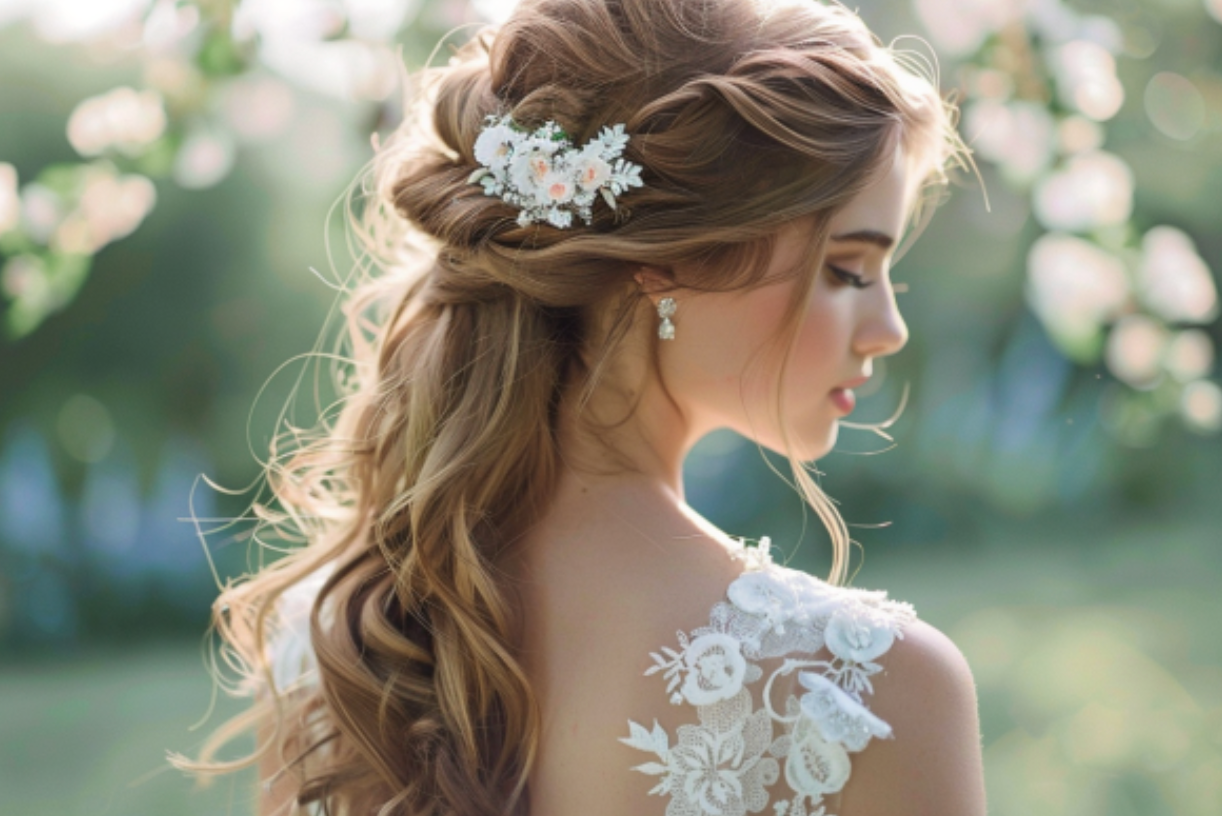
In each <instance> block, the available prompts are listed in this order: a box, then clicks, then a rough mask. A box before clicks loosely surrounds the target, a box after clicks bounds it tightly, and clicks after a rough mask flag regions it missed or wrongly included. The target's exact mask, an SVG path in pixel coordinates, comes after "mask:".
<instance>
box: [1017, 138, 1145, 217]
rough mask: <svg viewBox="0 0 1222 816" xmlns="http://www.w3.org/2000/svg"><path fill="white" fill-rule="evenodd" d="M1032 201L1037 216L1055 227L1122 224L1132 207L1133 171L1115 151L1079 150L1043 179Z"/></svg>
mask: <svg viewBox="0 0 1222 816" xmlns="http://www.w3.org/2000/svg"><path fill="white" fill-rule="evenodd" d="M1033 203H1034V209H1035V216H1036V218H1038V219H1039V221H1040V223H1041V224H1043V225H1044V226H1045V227H1046V228H1048V229H1052V230H1064V231H1067V232H1080V231H1084V230H1090V229H1094V228H1096V227H1104V226H1110V225H1113V224H1123V223H1124V222H1125V221H1127V220H1128V218H1129V215H1130V214H1131V213H1132V210H1133V171H1132V170H1130V169H1129V165H1128V164H1126V163H1125V161H1124V160H1123V159H1121V158H1120V157H1119V156H1116V155H1114V154H1112V153H1108V152H1106V151H1103V150H1092V151H1089V152H1086V153H1079V154H1077V155H1074V156H1071V157H1070V158H1069V160H1068V161H1066V163H1065V166H1064V167H1063V168H1062V169H1061V170H1058V171H1057V172H1054V173H1051V174H1049V175H1048V176H1047V177H1045V178H1044V179H1043V180H1041V181H1040V183H1039V185H1038V186H1037V187H1036V189H1035V200H1034V202H1033Z"/></svg>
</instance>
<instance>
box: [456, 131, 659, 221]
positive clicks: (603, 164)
mask: <svg viewBox="0 0 1222 816" xmlns="http://www.w3.org/2000/svg"><path fill="white" fill-rule="evenodd" d="M627 143H628V136H627V135H625V133H624V126H623V125H622V124H618V125H615V126H614V127H603V129H602V132H601V133H599V134H598V135H597V136H595V137H594V138H592V139H590V141H588V142H586V144H585V145H584V146H583V147H581V148H580V149H578V148H576V147H574V146H573V143H572V142H571V141H570V140H569V136H568V134H567V133H565V132H564V130H563V129H562V128H561V127H560V126H559V125H558V124H556V123H555V122H554V121H552V120H550V119H549V120H548V121H547V122H545V123H544V124H543V126H542V127H539V128H537V129H535V130H533V131H525V130H523V129H522V128H521V127H519V126H518V125H517V124H516V123H515V122H514V121H513V119H512V118H511V117H509V116H502V117H500V118H498V117H497V116H495V115H493V114H489V115H488V116H487V117H486V118H485V119H484V127H483V130H482V131H481V132H480V135H479V137H478V138H477V139H476V140H475V158H476V160H477V161H478V162H479V163H480V164H481V165H483V166H482V167H481V168H479V169H478V170H476V171H475V172H474V173H472V174H471V175H470V177H469V178H468V179H467V181H468V182H469V183H471V184H474V183H476V182H479V183H480V184H481V185H483V187H484V193H485V194H486V195H490V196H500V197H501V198H502V199H503V200H504V201H505V202H506V203H509V204H513V205H514V206H516V207H520V208H521V210H522V212H521V213H520V214H519V215H518V224H519V225H521V226H523V227H525V226H526V225H527V224H531V223H534V222H535V221H546V222H547V223H549V224H551V225H552V226H554V227H558V228H560V229H564V228H566V227H569V226H571V225H572V223H573V213H576V214H577V215H579V216H581V219H582V220H583V221H585V222H586V223H587V224H589V223H590V222H591V215H590V206H591V205H592V204H593V203H594V197H595V195H600V196H602V199H603V201H605V202H607V206H609V207H610V208H611V209H613V210H614V209H615V208H616V205H615V197H616V196H617V195H619V194H620V193H623V192H624V191H625V190H627V189H628V188H629V187H641V186H643V182H642V181H641V166H640V165H639V164H634V163H632V162H630V161H625V160H624V159H622V158H620V154H621V153H623V151H624V145H626V144H627Z"/></svg>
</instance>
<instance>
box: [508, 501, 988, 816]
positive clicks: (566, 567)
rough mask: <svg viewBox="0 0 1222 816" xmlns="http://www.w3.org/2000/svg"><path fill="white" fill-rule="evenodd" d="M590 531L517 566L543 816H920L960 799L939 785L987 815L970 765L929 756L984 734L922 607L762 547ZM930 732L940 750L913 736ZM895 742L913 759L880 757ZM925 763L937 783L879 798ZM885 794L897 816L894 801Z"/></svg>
mask: <svg viewBox="0 0 1222 816" xmlns="http://www.w3.org/2000/svg"><path fill="white" fill-rule="evenodd" d="M573 515H574V516H575V517H579V518H581V519H584V521H578V520H577V519H576V518H574V519H573V520H572V521H571V523H569V524H565V523H564V522H560V523H559V524H553V525H548V524H544V525H541V526H540V527H538V528H536V529H535V530H534V531H533V532H532V534H531V535H529V536H527V537H526V538H525V539H524V540H523V541H521V542H519V544H520V546H519V547H517V548H516V550H515V552H517V553H519V556H518V557H516V558H515V559H513V560H508V561H506V562H505V564H504V570H505V574H506V577H507V583H508V584H509V585H511V586H514V587H516V592H515V594H516V597H517V599H518V600H519V603H520V609H521V610H522V618H521V626H520V641H519V647H518V649H519V659H520V661H521V663H522V666H523V668H524V669H525V671H526V672H527V674H528V675H529V677H530V681H531V684H532V687H533V688H534V689H535V692H536V694H537V695H538V700H539V705H540V711H541V716H542V725H543V728H542V733H541V735H540V743H539V753H538V756H537V759H536V765H535V768H534V771H533V773H532V775H531V777H530V799H531V811H530V812H531V816H552V814H568V813H577V812H580V813H582V814H589V815H590V816H598V815H599V814H607V816H622V815H623V814H650V813H658V814H661V813H663V812H665V813H666V814H668V816H675V814H693V816H695V814H719V813H720V814H725V816H737V814H744V813H748V812H751V813H755V812H760V811H761V810H762V809H763V808H764V807H765V805H771V806H772V807H773V808H776V809H777V810H776V812H777V813H785V814H788V816H798V815H799V814H815V813H820V812H827V813H829V814H831V813H837V814H841V816H844V815H845V814H847V815H848V816H857V815H858V814H860V815H861V816H866V814H870V813H876V812H878V813H882V812H886V813H896V812H903V813H913V814H918V813H922V812H924V811H922V809H921V805H920V802H919V796H920V795H921V794H920V791H921V790H922V789H923V788H925V787H926V786H933V787H935V788H936V787H939V786H943V785H945V784H946V782H947V780H946V779H945V778H943V777H944V776H945V771H944V772H943V773H939V772H938V767H943V768H944V769H945V768H953V769H954V772H953V773H951V776H953V782H954V784H958V785H959V786H960V787H961V789H962V793H963V799H962V804H963V807H962V809H961V810H959V811H956V810H955V809H954V807H953V805H951V806H948V805H947V802H946V800H945V799H944V798H943V799H940V800H939V801H940V804H939V808H940V810H939V811H938V812H939V814H940V816H945V815H946V814H954V813H957V812H962V813H965V814H966V813H977V812H979V807H980V806H982V804H983V791H981V790H979V786H978V785H975V784H974V783H973V779H978V778H979V771H978V769H976V773H975V776H973V775H972V773H971V772H972V770H973V769H972V768H970V767H962V766H964V765H965V764H968V765H970V762H971V758H970V757H967V756H964V757H959V758H956V757H954V756H950V755H948V754H947V750H946V748H947V747H948V746H943V750H942V751H941V752H940V754H941V755H940V757H938V758H933V757H928V756H924V754H925V753H926V751H927V750H929V749H932V748H935V746H932V745H931V740H932V741H935V742H936V741H938V740H939V739H940V738H941V736H944V735H946V734H956V735H957V734H959V733H960V732H962V731H963V730H964V729H966V730H968V731H970V732H971V733H972V734H975V733H976V729H977V724H976V722H975V716H976V715H975V710H976V708H975V697H974V689H973V687H972V683H971V676H970V673H969V672H968V671H967V668H966V664H965V663H964V662H963V659H962V656H961V655H960V654H959V652H958V650H957V649H955V647H954V646H953V645H951V644H950V643H949V641H947V640H946V639H945V637H944V636H942V635H941V634H940V633H939V632H937V630H935V629H933V628H932V627H929V626H928V625H925V624H921V623H919V622H918V621H916V619H915V615H914V613H913V610H912V608H911V607H910V606H909V605H907V604H902V603H897V602H894V601H891V600H887V599H885V596H884V594H883V593H878V592H867V591H864V590H857V589H845V588H837V587H833V586H830V585H828V584H826V583H824V582H822V581H820V580H818V579H816V578H814V577H812V576H809V575H807V574H805V573H801V572H798V571H795V570H791V569H787V568H785V567H784V566H782V565H780V564H777V563H775V562H773V560H772V558H771V552H770V550H769V542H768V540H767V539H766V538H765V539H761V543H762V546H758V547H745V546H744V545H743V544H742V542H738V541H735V540H733V539H730V538H728V537H727V536H725V534H723V533H720V531H717V530H716V528H713V527H712V525H709V524H708V523H707V522H704V521H703V520H702V519H699V517H696V516H694V514H692V515H691V517H689V518H672V519H671V520H670V523H669V524H659V523H658V522H657V519H656V518H655V519H648V518H647V517H648V515H649V514H648V511H639V512H638V514H637V515H636V517H635V519H636V521H637V522H638V524H637V525H635V526H637V527H638V528H639V530H656V529H669V530H671V531H672V535H670V536H665V537H661V536H658V537H655V536H650V537H646V535H645V533H643V532H637V531H633V530H631V529H629V528H628V527H626V526H625V525H623V524H622V523H619V524H616V523H599V522H602V521H603V520H602V519H596V520H595V521H594V522H593V523H591V519H590V518H589V514H588V513H586V512H584V511H583V512H579V513H574V514H573ZM643 516H645V517H643ZM685 528H686V529H685ZM905 639H907V640H908V641H909V642H908V643H904V640H905ZM900 644H903V645H900ZM897 647H898V648H897ZM897 656H898V657H899V659H900V661H902V664H903V665H904V668H905V671H904V672H900V673H898V674H897V673H893V672H891V671H889V669H890V668H891V664H892V662H893V660H894V659H895V658H896V657H897ZM905 674H907V675H908V676H907V677H905V676H904V675H905ZM914 685H915V686H916V688H915V689H914V688H913V686H914ZM904 686H907V687H908V688H907V690H905V688H904ZM931 686H937V687H939V688H936V689H935V688H931ZM765 690H767V691H768V695H767V697H768V700H767V702H765V698H764V694H765ZM871 691H873V692H875V693H874V694H871ZM876 700H877V702H878V703H879V705H881V707H882V708H883V709H884V710H885V712H886V713H887V715H888V716H886V717H882V716H878V712H877V711H875V712H873V713H872V711H871V710H872V709H875V708H876V705H875V702H876ZM905 706H908V707H913V708H914V710H912V711H907V710H904V707H905ZM770 709H771V710H770ZM929 717H933V718H935V719H937V721H938V723H939V724H938V726H937V728H931V729H928V730H929V731H931V732H932V733H910V732H909V730H910V728H911V729H912V730H913V731H915V729H917V728H919V727H925V726H927V725H931V723H925V725H924V726H923V725H921V723H922V721H923V720H927V719H928V718H929ZM892 726H894V727H895V728H896V733H894V734H893V733H892ZM887 737H894V738H902V740H903V742H904V744H903V745H900V744H898V743H897V744H896V745H891V746H887V747H884V748H881V750H880V748H879V743H880V742H882V743H886V742H892V741H894V740H888V739H885V738H887ZM969 744H970V743H969ZM948 745H949V743H948ZM949 747H950V748H951V750H953V746H949ZM888 749H890V750H888ZM876 752H878V753H880V754H881V756H879V757H878V758H877V759H875V758H874V756H873V755H874V754H875V753H876ZM871 760H874V761H871ZM910 763H912V764H914V765H919V766H924V767H926V768H927V769H928V770H927V771H926V772H923V773H920V774H916V775H913V776H912V777H911V778H910V782H909V785H908V786H907V787H906V788H904V787H899V788H896V786H894V785H887V784H882V785H880V784H879V782H880V780H881V778H883V777H894V775H895V773H896V772H897V771H896V769H895V768H889V767H887V766H888V765H889V764H899V765H901V766H906V765H908V764H910ZM956 765H958V766H960V767H955V766H956ZM850 772H851V773H850ZM850 783H851V784H850ZM884 788H889V789H890V794H889V795H891V796H892V797H894V796H898V797H899V799H898V800H895V799H894V798H892V799H891V800H889V801H886V802H883V801H880V800H879V796H880V791H882V790H883V789H884ZM659 797H660V798H659ZM896 801H898V802H899V803H900V805H901V807H902V808H903V810H902V811H896V810H895V809H894V803H895V802H896ZM820 806H824V807H826V808H827V810H826V811H820V810H819V807H820ZM879 807H883V808H884V809H883V810H879ZM886 808H891V809H886Z"/></svg>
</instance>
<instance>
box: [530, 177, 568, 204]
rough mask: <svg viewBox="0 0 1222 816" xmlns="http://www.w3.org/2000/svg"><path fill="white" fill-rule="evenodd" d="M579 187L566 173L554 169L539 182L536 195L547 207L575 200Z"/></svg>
mask: <svg viewBox="0 0 1222 816" xmlns="http://www.w3.org/2000/svg"><path fill="white" fill-rule="evenodd" d="M576 193H577V187H576V185H574V184H573V179H572V178H570V177H569V176H568V175H567V174H566V173H561V172H558V171H556V170H552V171H551V172H549V173H548V174H547V175H546V176H544V177H543V179H542V180H541V181H540V182H539V186H538V188H537V190H536V197H537V198H538V199H539V203H540V204H542V205H543V206H545V207H550V206H555V205H557V204H566V203H568V202H569V201H572V200H573V196H574V195H575V194H576Z"/></svg>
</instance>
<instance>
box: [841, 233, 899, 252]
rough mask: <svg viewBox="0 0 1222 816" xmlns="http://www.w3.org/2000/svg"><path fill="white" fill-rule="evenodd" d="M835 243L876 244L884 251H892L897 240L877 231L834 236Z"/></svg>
mask: <svg viewBox="0 0 1222 816" xmlns="http://www.w3.org/2000/svg"><path fill="white" fill-rule="evenodd" d="M832 240H833V241H846V242H847V241H855V242H858V243H863V244H874V245H875V246H877V247H881V248H882V249H884V250H886V249H890V248H891V247H892V245H893V244H894V243H895V239H894V238H892V237H891V236H890V235H887V234H886V233H883V232H878V231H877V230H858V231H857V232H846V233H844V234H842V235H833V236H832Z"/></svg>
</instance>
